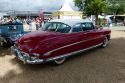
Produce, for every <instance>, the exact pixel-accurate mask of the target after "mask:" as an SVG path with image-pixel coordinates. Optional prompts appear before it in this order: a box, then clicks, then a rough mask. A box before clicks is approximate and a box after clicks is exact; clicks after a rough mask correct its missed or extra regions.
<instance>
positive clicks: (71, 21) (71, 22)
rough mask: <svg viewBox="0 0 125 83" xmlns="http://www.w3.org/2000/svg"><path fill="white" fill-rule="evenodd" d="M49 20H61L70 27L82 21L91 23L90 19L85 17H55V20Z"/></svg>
mask: <svg viewBox="0 0 125 83" xmlns="http://www.w3.org/2000/svg"><path fill="white" fill-rule="evenodd" d="M49 22H61V23H64V24H67V25H69V26H71V27H73V26H74V25H75V24H77V23H84V22H90V23H92V22H91V21H90V20H87V19H56V20H51V21H49Z"/></svg>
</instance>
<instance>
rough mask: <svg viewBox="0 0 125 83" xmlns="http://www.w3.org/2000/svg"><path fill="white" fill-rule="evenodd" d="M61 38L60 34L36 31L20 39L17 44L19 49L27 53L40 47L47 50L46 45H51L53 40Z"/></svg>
mask: <svg viewBox="0 0 125 83" xmlns="http://www.w3.org/2000/svg"><path fill="white" fill-rule="evenodd" d="M57 36H60V33H56V32H47V31H34V32H30V33H28V34H26V35H23V36H22V37H21V38H20V39H18V40H17V42H16V44H17V45H18V46H19V48H20V49H21V50H22V51H24V52H27V53H30V52H31V51H33V50H35V49H37V47H38V46H39V45H40V46H42V47H44V49H45V48H46V46H47V45H46V44H48V42H49V44H50V43H51V39H53V38H56V37H57Z"/></svg>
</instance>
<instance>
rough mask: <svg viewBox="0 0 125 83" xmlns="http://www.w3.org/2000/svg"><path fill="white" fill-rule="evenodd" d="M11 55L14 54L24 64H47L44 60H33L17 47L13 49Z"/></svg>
mask: <svg viewBox="0 0 125 83" xmlns="http://www.w3.org/2000/svg"><path fill="white" fill-rule="evenodd" d="M11 53H12V54H14V55H15V56H16V57H17V58H18V59H19V60H21V61H23V62H24V64H40V63H44V62H45V61H44V60H43V59H36V60H32V59H31V56H29V54H27V53H24V52H22V51H20V50H19V49H18V48H17V47H16V46H12V47H11Z"/></svg>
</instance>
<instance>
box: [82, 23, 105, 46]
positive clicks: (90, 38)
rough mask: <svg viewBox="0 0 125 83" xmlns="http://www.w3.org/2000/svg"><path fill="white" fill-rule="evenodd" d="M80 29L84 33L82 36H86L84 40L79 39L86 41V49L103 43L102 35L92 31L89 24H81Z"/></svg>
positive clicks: (94, 30) (91, 25)
mask: <svg viewBox="0 0 125 83" xmlns="http://www.w3.org/2000/svg"><path fill="white" fill-rule="evenodd" d="M81 27H82V29H83V31H84V34H86V35H85V36H84V38H83V37H81V40H84V39H85V41H86V48H89V47H92V46H96V45H99V44H101V43H102V41H103V35H102V33H101V32H100V31H97V30H96V29H94V26H93V24H92V23H91V22H88V23H87V22H86V23H82V24H81Z"/></svg>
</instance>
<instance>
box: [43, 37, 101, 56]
mask: <svg viewBox="0 0 125 83" xmlns="http://www.w3.org/2000/svg"><path fill="white" fill-rule="evenodd" d="M102 37H103V36H102ZM98 38H101V37H96V38H93V39H88V40H84V41H80V42H76V43H72V44H69V45H65V46H62V47H60V48H56V49H54V50H51V51H49V52H46V53H44V54H43V55H44V56H48V55H50V54H51V53H52V52H55V51H58V50H60V49H63V48H66V47H69V46H72V45H76V44H80V43H84V42H87V41H90V40H94V39H98Z"/></svg>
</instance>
